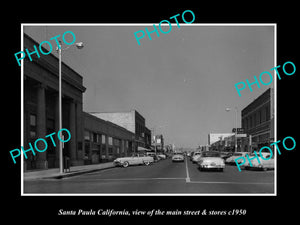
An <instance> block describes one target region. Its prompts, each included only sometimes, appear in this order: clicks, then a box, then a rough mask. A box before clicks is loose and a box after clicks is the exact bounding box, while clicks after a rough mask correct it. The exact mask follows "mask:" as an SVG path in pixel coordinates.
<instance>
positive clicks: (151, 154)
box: [146, 152, 160, 162]
mask: <svg viewBox="0 0 300 225" xmlns="http://www.w3.org/2000/svg"><path fill="white" fill-rule="evenodd" d="M146 155H147V156H151V157H152V158H153V159H154V162H157V161H159V160H160V158H158V157H157V155H156V154H155V152H147V153H146Z"/></svg>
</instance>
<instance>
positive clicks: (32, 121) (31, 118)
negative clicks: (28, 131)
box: [29, 114, 36, 126]
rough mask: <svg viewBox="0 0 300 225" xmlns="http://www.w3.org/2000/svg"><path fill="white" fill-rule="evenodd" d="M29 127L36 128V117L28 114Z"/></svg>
mask: <svg viewBox="0 0 300 225" xmlns="http://www.w3.org/2000/svg"><path fill="white" fill-rule="evenodd" d="M29 124H30V126H36V115H33V114H30V122H29Z"/></svg>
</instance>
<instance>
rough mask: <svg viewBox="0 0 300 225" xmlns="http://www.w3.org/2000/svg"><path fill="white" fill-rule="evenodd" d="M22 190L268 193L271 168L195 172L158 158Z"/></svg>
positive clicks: (47, 181) (46, 181)
mask: <svg viewBox="0 0 300 225" xmlns="http://www.w3.org/2000/svg"><path fill="white" fill-rule="evenodd" d="M24 193H25V194H26V193H72V194H76V193H78V194H79V193H80V194H89V193H98V194H106V193H107V194H112V193H120V194H128V193H130V194H135V193H136V194H152V193H154V194H177V193H178V194H206V193H208V194H210V193H213V194H218V193H219V194H224V193H228V194H250V193H252V194H253V193H255V194H256V193H258V194H265V193H268V194H272V193H274V171H273V170H271V171H245V170H243V171H242V172H239V171H238V170H237V168H236V166H230V165H226V167H225V169H224V172H217V171H199V170H198V168H197V165H196V164H192V162H191V161H190V160H189V159H186V160H185V162H176V163H174V162H172V161H171V159H166V160H163V161H159V162H157V163H154V164H152V165H150V166H130V167H128V168H122V167H117V168H111V169H106V170H101V171H97V172H93V173H86V174H82V175H77V176H73V177H67V178H63V179H40V180H31V181H25V182H24Z"/></svg>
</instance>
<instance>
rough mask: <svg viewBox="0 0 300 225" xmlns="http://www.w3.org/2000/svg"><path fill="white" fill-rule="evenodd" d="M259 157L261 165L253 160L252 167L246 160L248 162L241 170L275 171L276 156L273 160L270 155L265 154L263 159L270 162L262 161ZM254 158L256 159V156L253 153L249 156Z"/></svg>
mask: <svg viewBox="0 0 300 225" xmlns="http://www.w3.org/2000/svg"><path fill="white" fill-rule="evenodd" d="M257 156H258V158H259V161H260V163H259V162H258V160H257V159H253V160H251V165H250V163H249V160H247V159H246V160H247V161H246V162H245V164H244V165H242V166H241V168H243V167H244V169H246V170H248V169H258V170H263V171H266V170H272V169H274V156H273V157H272V158H270V154H264V155H263V157H264V158H265V159H268V160H264V159H262V158H261V156H260V155H259V154H257ZM253 157H255V154H254V153H251V154H250V155H249V158H253ZM269 158H270V159H269Z"/></svg>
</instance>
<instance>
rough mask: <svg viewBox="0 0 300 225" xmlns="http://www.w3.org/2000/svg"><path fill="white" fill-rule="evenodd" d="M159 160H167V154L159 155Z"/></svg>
mask: <svg viewBox="0 0 300 225" xmlns="http://www.w3.org/2000/svg"><path fill="white" fill-rule="evenodd" d="M157 158H159V159H166V158H167V156H166V155H165V154H158V155H157Z"/></svg>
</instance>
